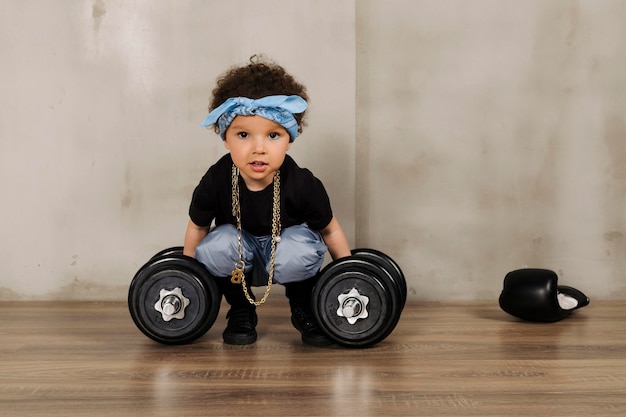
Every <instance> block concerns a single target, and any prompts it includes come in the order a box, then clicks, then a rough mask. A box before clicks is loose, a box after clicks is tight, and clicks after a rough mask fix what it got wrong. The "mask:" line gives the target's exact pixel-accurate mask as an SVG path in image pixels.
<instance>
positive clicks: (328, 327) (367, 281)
mask: <svg viewBox="0 0 626 417" xmlns="http://www.w3.org/2000/svg"><path fill="white" fill-rule="evenodd" d="M406 294H407V288H406V281H405V278H404V275H403V274H402V271H401V270H400V267H399V266H398V265H397V264H396V263H395V262H394V261H393V260H392V259H391V258H390V257H388V256H387V255H385V254H384V253H382V252H380V251H376V250H373V249H363V248H362V249H355V250H353V251H352V255H351V256H348V257H345V258H341V259H338V260H336V261H333V262H331V263H330V264H328V265H327V266H326V267H324V269H322V271H321V273H320V277H319V280H318V282H317V284H316V285H315V288H314V290H313V296H312V299H313V313H314V314H315V318H316V319H317V321H318V323H319V325H320V327H321V328H322V330H323V331H324V333H326V334H327V335H328V337H329V338H330V339H332V340H333V341H335V342H336V343H338V344H340V345H343V346H346V347H355V348H362V347H369V346H373V345H375V344H377V343H379V342H381V341H382V340H383V339H385V338H386V337H387V336H389V334H391V332H392V331H393V330H394V328H395V327H396V325H397V323H398V321H399V319H400V314H401V313H402V309H403V308H404V304H405V301H406Z"/></svg>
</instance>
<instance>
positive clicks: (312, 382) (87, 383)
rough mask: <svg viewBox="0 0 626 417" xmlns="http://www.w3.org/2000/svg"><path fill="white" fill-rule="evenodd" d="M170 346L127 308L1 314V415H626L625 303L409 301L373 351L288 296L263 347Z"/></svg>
mask: <svg viewBox="0 0 626 417" xmlns="http://www.w3.org/2000/svg"><path fill="white" fill-rule="evenodd" d="M224 311H225V308H224V306H222V311H221V312H220V317H219V318H218V321H217V322H216V323H215V325H214V326H213V328H212V329H211V330H210V331H209V333H207V335H205V336H204V337H203V338H201V339H199V340H198V341H197V342H195V343H193V344H191V345H186V346H162V345H158V344H156V343H154V342H152V341H151V340H149V339H147V338H146V337H145V336H144V335H143V334H141V333H140V332H139V331H138V330H137V328H136V327H135V326H134V324H133V323H132V321H131V319H130V316H129V314H128V311H127V308H126V305H125V304H122V303H70V304H66V303H30V302H16V303H0V317H1V318H2V324H1V325H0V335H1V337H2V344H1V345H0V352H1V353H0V415H1V416H4V417H9V416H10V417H13V416H20V417H27V416H46V417H55V416H109V417H110V416H150V417H159V416H167V417H191V416H256V415H263V416H300V415H302V416H379V415H380V416H383V415H384V416H533V417H535V416H594V417H601V416H620V417H622V416H626V321H625V320H624V318H625V317H626V302H592V304H591V305H589V306H588V307H585V308H584V309H582V310H580V311H577V312H576V313H575V314H574V315H572V316H571V317H569V318H567V319H565V320H563V321H561V322H558V323H553V324H531V323H523V322H520V321H518V320H516V319H514V318H512V317H510V316H507V315H506V314H505V313H503V312H502V311H501V310H500V309H499V307H498V306H497V303H489V304H485V303H481V304H477V303H448V304H439V303H408V304H407V306H406V308H405V310H404V312H403V316H402V318H401V320H400V323H399V324H398V327H396V329H395V331H394V332H393V333H392V334H391V336H389V337H388V338H387V339H386V340H385V341H383V342H382V343H381V344H379V345H377V346H376V347H373V348H370V349H362V350H354V349H346V348H340V347H336V346H335V347H330V348H312V347H308V346H304V345H302V344H301V342H300V338H299V334H298V333H296V331H295V330H294V329H293V328H292V327H291V324H290V322H289V311H288V307H287V304H286V301H285V300H284V297H283V298H282V299H281V297H280V296H276V297H274V299H270V301H269V304H266V305H264V306H262V307H261V308H260V309H259V320H260V322H259V326H258V331H259V340H258V341H257V343H256V344H254V345H251V346H244V347H234V346H228V345H224V344H223V343H222V340H221V332H222V330H223V327H224V324H225V320H224Z"/></svg>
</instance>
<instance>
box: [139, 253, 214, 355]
mask: <svg viewBox="0 0 626 417" xmlns="http://www.w3.org/2000/svg"><path fill="white" fill-rule="evenodd" d="M177 288H178V289H179V290H177ZM162 290H163V291H165V293H174V292H176V293H178V292H180V294H182V298H183V299H185V300H187V301H185V302H184V304H186V305H184V304H183V305H181V306H180V307H181V308H182V309H183V312H182V314H181V313H178V314H177V317H176V318H173V317H171V316H167V315H164V313H163V312H161V311H159V310H158V309H157V308H156V305H157V303H158V302H160V301H162V300H163V294H162ZM220 301H221V294H220V293H219V291H218V288H217V284H216V283H215V282H214V281H213V279H211V277H210V276H209V275H208V272H206V270H205V269H204V267H203V266H202V265H200V264H199V263H197V261H195V259H192V258H189V257H186V256H183V255H177V254H172V255H164V256H160V257H158V258H155V259H153V260H151V261H149V262H148V263H147V264H146V265H144V266H143V267H142V268H141V269H140V270H139V271H138V272H137V274H136V275H135V277H134V278H133V280H132V282H131V285H130V289H129V292H128V306H129V310H130V314H131V317H132V319H133V321H134V322H135V324H136V325H137V327H138V328H139V330H141V331H142V332H143V333H144V334H145V335H146V336H148V337H149V338H151V339H153V340H155V341H157V342H159V343H164V344H185V343H190V342H192V341H193V340H195V339H197V338H199V337H201V336H202V335H204V334H205V333H206V332H207V331H208V330H209V329H210V328H211V326H212V325H213V323H214V322H215V320H216V318H217V315H218V312H219V305H220ZM166 319H167V320H166Z"/></svg>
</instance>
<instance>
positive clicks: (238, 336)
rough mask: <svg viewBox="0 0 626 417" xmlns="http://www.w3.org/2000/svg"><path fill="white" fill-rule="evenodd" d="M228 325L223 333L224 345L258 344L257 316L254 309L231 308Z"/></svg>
mask: <svg viewBox="0 0 626 417" xmlns="http://www.w3.org/2000/svg"><path fill="white" fill-rule="evenodd" d="M226 318H227V319H228V325H227V326H226V330H224V333H222V337H223V338H224V343H227V344H229V345H249V344H252V343H254V342H256V337H257V335H256V329H255V327H256V324H257V316H256V311H255V309H254V308H249V307H231V308H230V310H229V311H228V313H227V314H226Z"/></svg>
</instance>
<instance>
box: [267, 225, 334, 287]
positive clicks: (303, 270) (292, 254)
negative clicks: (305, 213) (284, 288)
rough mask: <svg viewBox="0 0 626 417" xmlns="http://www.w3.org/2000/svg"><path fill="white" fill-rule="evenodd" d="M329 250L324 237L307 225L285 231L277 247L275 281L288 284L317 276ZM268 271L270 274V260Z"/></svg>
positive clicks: (292, 227)
mask: <svg viewBox="0 0 626 417" xmlns="http://www.w3.org/2000/svg"><path fill="white" fill-rule="evenodd" d="M268 246H269V243H268ZM327 250H328V248H327V247H326V245H325V244H324V241H323V240H322V236H321V235H320V234H319V233H318V232H316V231H314V230H311V229H310V228H309V227H308V226H307V225H306V224H301V225H297V226H291V227H288V228H286V229H283V231H282V233H281V234H280V242H279V243H278V244H277V245H276V260H275V264H274V280H275V281H276V282H278V283H279V284H287V283H290V282H298V281H304V280H306V279H309V278H311V277H313V276H315V274H317V272H318V271H319V270H320V268H321V267H322V264H323V263H324V254H325V253H326V251H327ZM266 270H267V271H268V272H269V259H268V262H267V266H266Z"/></svg>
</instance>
